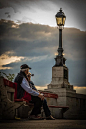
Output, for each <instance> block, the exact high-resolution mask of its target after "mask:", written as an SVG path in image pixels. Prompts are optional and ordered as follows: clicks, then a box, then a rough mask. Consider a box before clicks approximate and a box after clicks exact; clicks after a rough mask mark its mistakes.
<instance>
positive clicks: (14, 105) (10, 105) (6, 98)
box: [0, 77, 30, 119]
mask: <svg viewBox="0 0 86 129" xmlns="http://www.w3.org/2000/svg"><path fill="white" fill-rule="evenodd" d="M16 86H17V85H16V83H13V82H11V81H9V80H7V79H5V78H3V77H0V119H15V118H17V117H23V118H26V117H28V111H29V110H30V108H29V106H28V105H26V101H25V100H24V99H14V98H15V97H14V96H15V90H16Z"/></svg>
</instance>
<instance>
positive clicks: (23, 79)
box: [14, 64, 54, 120]
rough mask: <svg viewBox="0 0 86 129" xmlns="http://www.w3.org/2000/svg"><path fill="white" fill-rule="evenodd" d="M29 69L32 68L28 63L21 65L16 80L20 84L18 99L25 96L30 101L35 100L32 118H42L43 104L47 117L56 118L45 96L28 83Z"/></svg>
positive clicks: (49, 118) (18, 86)
mask: <svg viewBox="0 0 86 129" xmlns="http://www.w3.org/2000/svg"><path fill="white" fill-rule="evenodd" d="M29 69H31V68H30V67H29V66H28V65H27V64H23V65H21V67H20V73H18V75H17V76H16V78H15V80H14V82H16V83H17V84H18V85H17V99H21V98H24V99H26V100H28V101H30V100H32V101H33V103H34V108H33V110H32V112H31V115H30V118H31V119H42V118H41V117H38V114H40V113H41V106H42V104H43V108H44V112H45V115H46V119H47V120H54V118H53V117H52V116H51V113H50V110H49V108H48V106H47V102H46V100H45V99H44V96H43V95H42V94H40V93H39V92H38V91H37V90H34V89H32V88H31V87H30V84H29V83H28V78H27V75H28V72H29ZM28 93H29V94H28ZM30 95H31V96H30Z"/></svg>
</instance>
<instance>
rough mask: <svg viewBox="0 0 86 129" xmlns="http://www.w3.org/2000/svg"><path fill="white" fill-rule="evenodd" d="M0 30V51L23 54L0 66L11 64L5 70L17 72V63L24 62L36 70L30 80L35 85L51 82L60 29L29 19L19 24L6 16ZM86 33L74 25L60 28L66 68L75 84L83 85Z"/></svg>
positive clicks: (17, 54) (85, 65)
mask: <svg viewBox="0 0 86 129" xmlns="http://www.w3.org/2000/svg"><path fill="white" fill-rule="evenodd" d="M0 30H1V33H0V35H1V36H0V39H1V41H0V55H2V54H4V53H5V52H7V51H14V53H13V54H12V55H11V56H23V57H25V59H22V60H21V61H20V62H14V63H10V64H8V65H4V66H3V67H12V68H13V69H10V70H4V71H5V72H6V73H8V72H10V73H15V74H17V72H18V71H19V67H20V65H21V64H23V63H27V64H29V65H30V67H32V72H33V73H34V74H35V77H34V78H33V80H34V81H35V83H36V85H45V84H47V83H50V81H51V76H52V66H54V64H55V61H54V57H55V55H54V53H55V52H56V51H57V48H58V45H59V33H58V31H59V30H57V28H56V27H49V26H46V25H40V24H32V23H23V24H20V25H19V26H18V25H17V24H15V23H14V22H13V21H5V20H1V21H0ZM85 35H86V32H83V31H80V30H79V29H75V28H65V29H64V30H63V48H64V53H65V57H66V58H67V59H68V60H67V61H66V65H67V67H68V68H69V81H70V83H72V84H74V85H78V86H86V81H85V77H86V72H85V71H86V43H85V40H86V38H85ZM34 57H35V58H34ZM37 57H38V58H39V59H38V58H37ZM44 57H46V58H44ZM29 58H33V60H29ZM36 58H37V60H36ZM42 58H43V59H42ZM34 60H35V61H34ZM2 71H3V70H2Z"/></svg>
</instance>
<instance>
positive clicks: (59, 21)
mask: <svg viewBox="0 0 86 129" xmlns="http://www.w3.org/2000/svg"><path fill="white" fill-rule="evenodd" d="M56 22H57V25H61V24H62V18H61V17H59V18H57V17H56Z"/></svg>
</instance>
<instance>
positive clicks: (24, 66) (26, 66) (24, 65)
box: [20, 64, 31, 69]
mask: <svg viewBox="0 0 86 129" xmlns="http://www.w3.org/2000/svg"><path fill="white" fill-rule="evenodd" d="M28 68H29V69H31V68H30V67H29V66H28V65H27V64H23V65H21V66H20V69H28Z"/></svg>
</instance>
